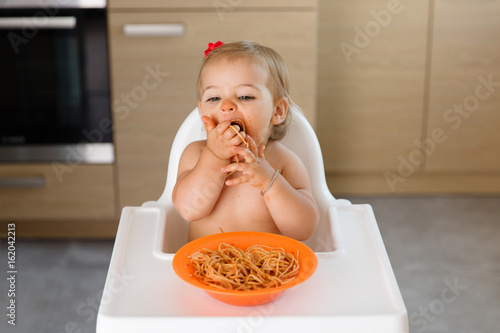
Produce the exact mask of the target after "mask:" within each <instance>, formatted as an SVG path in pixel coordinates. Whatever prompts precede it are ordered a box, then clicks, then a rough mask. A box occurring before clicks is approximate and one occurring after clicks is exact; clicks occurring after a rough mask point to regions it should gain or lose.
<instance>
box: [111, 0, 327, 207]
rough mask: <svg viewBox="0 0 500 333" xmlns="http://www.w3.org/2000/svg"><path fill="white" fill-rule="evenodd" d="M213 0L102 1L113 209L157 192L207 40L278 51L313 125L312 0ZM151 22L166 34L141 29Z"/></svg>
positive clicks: (192, 96) (191, 102)
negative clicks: (108, 65) (243, 42)
mask: <svg viewBox="0 0 500 333" xmlns="http://www.w3.org/2000/svg"><path fill="white" fill-rule="evenodd" d="M215 4H219V2H213V1H189V2H184V1H144V2H140V5H139V3H136V2H132V1H118V0H115V1H110V4H109V5H110V8H109V32H110V59H111V77H112V101H113V114H114V119H113V120H114V130H115V133H114V140H115V147H116V154H117V163H116V171H117V188H118V193H119V206H120V207H123V206H127V205H140V204H141V203H143V202H144V201H148V200H155V199H157V198H158V197H159V196H160V195H161V193H162V191H163V188H164V186H165V181H166V171H167V166H168V156H169V152H170V146H171V144H172V142H173V139H174V136H175V133H176V131H177V129H178V128H179V126H180V125H181V123H182V121H183V120H184V118H185V117H186V116H187V115H188V114H189V112H190V111H192V110H193V109H194V108H195V107H196V106H197V104H198V103H197V100H196V80H197V76H198V71H199V68H200V66H201V63H202V60H203V56H204V55H203V52H204V50H205V49H206V48H207V44H208V43H209V42H216V41H218V40H221V41H224V42H229V41H236V40H254V41H257V42H260V43H262V44H264V45H267V46H270V47H272V48H274V49H275V50H276V51H278V52H279V53H280V54H281V55H282V56H283V58H284V59H285V61H286V63H287V65H288V68H289V71H290V77H291V82H292V86H291V92H292V96H293V98H294V100H295V101H296V102H297V104H298V105H300V106H301V107H302V108H303V110H304V113H305V114H306V116H307V117H308V119H309V120H310V121H311V123H313V124H314V123H315V115H316V110H315V103H316V99H315V95H316V75H315V73H316V71H315V69H316V24H317V17H316V4H315V1H300V2H299V1H295V2H292V4H291V5H288V2H286V3H285V2H276V3H274V4H273V5H272V6H271V5H270V4H269V2H264V1H255V2H251V3H250V2H243V1H231V2H229V1H221V2H220V4H228V7H221V8H224V9H221V8H218V7H216V6H215ZM214 6H215V7H214ZM221 6H222V5H221ZM277 18H278V19H277ZM159 25H160V28H164V27H165V26H167V27H169V28H167V29H170V30H169V31H170V32H169V33H167V34H166V35H165V34H164V32H163V33H160V35H158V32H157V31H156V33H155V32H154V31H147V30H148V29H151V27H153V29H155V28H158V27H159ZM145 30H146V32H144V31H145Z"/></svg>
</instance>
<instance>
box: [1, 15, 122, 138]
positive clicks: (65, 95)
mask: <svg viewBox="0 0 500 333" xmlns="http://www.w3.org/2000/svg"><path fill="white" fill-rule="evenodd" d="M39 11H40V10H38V12H39ZM0 16H1V17H2V18H9V19H11V20H12V18H18V20H19V18H20V19H21V21H20V22H21V23H22V22H24V23H22V25H19V24H20V23H17V24H18V25H17V26H16V25H15V24H16V23H15V22H14V23H13V26H12V27H11V28H2V29H0V73H1V79H0V96H1V98H0V119H1V121H0V145H3V146H6V145H20V144H30V145H31V144H71V143H80V142H83V141H89V139H90V138H89V135H88V133H89V132H92V130H93V129H98V128H100V127H101V128H102V126H103V125H102V124H106V126H108V128H106V130H104V131H102V130H101V131H100V135H99V136H97V137H96V136H95V135H94V136H93V137H92V139H93V140H98V141H99V142H111V141H112V140H111V129H110V128H109V127H110V123H111V122H110V117H111V115H110V106H109V79H108V68H107V61H108V59H107V43H106V21H105V11H104V10H67V11H64V10H60V11H59V12H58V13H57V16H49V15H47V16H46V17H38V21H37V20H36V19H37V16H36V12H29V11H26V10H17V11H16V10H8V11H2V13H1V14H0ZM45 18H47V19H51V20H52V21H53V22H52V21H51V22H48V21H44V19H45ZM9 19H8V20H7V24H8V23H9ZM28 19H31V20H33V19H35V20H34V21H33V22H32V23H27V22H28V21H27V20H28ZM54 19H55V20H54ZM44 22H48V23H44ZM72 22H74V23H73V24H72Z"/></svg>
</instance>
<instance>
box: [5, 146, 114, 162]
mask: <svg viewBox="0 0 500 333" xmlns="http://www.w3.org/2000/svg"><path fill="white" fill-rule="evenodd" d="M114 161H115V152H114V145H113V144H112V143H81V144H67V145H26V146H25V145H22V146H4V147H0V162H11V163H15V162H60V163H63V164H64V163H66V164H68V165H69V166H74V165H75V164H80V163H83V164H112V163H114Z"/></svg>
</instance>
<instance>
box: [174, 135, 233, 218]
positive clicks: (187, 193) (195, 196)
mask: <svg viewBox="0 0 500 333" xmlns="http://www.w3.org/2000/svg"><path fill="white" fill-rule="evenodd" d="M227 163H229V161H228V160H222V159H219V158H218V157H217V156H215V155H214V154H213V153H212V151H211V150H210V149H208V147H207V146H206V145H205V144H204V142H203V141H197V142H193V143H191V144H190V145H189V146H187V147H186V149H185V150H184V152H183V154H182V156H181V159H180V161H179V171H178V174H177V182H176V184H175V187H174V189H173V192H172V201H173V203H174V206H175V208H177V211H178V212H179V214H181V216H182V217H183V218H184V219H185V220H187V221H190V222H192V221H197V220H200V219H202V218H204V217H205V216H207V215H208V214H210V212H211V211H212V209H213V207H214V205H215V203H216V202H217V199H218V198H219V194H220V191H221V189H222V186H223V185H224V180H225V177H226V175H225V174H224V173H222V172H220V168H221V167H222V166H223V165H226V164H227Z"/></svg>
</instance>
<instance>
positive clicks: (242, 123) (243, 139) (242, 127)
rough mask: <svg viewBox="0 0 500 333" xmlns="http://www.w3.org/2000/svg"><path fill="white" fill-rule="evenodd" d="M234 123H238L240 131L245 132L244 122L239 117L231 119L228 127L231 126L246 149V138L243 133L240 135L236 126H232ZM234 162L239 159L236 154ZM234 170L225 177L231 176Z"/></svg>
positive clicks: (247, 145) (247, 144) (248, 145)
mask: <svg viewBox="0 0 500 333" xmlns="http://www.w3.org/2000/svg"><path fill="white" fill-rule="evenodd" d="M234 125H238V126H239V127H240V128H241V131H243V132H245V123H244V122H243V120H241V119H233V122H231V124H230V125H229V127H231V129H232V130H233V131H234V132H235V133H236V134H237V135H238V136H239V137H240V139H241V142H242V143H243V144H245V147H246V148H247V149H248V148H249V147H250V144H249V143H248V141H247V140H245V138H244V137H243V135H241V133H240V132H239V131H238V130H237V129H236V127H234ZM236 163H240V160H239V159H238V155H236ZM235 172H236V171H231V172H229V173H228V174H227V176H226V177H229V176H231V175H232V174H233V173H235Z"/></svg>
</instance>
